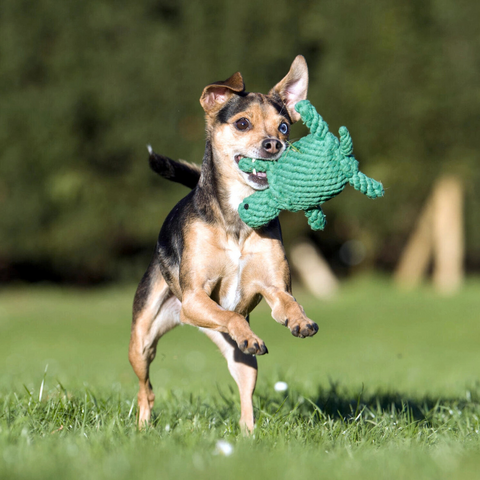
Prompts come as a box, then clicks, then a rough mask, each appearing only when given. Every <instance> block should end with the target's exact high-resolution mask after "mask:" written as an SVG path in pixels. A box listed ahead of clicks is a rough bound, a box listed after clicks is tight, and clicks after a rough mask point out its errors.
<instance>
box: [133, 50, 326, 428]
mask: <svg viewBox="0 0 480 480" xmlns="http://www.w3.org/2000/svg"><path fill="white" fill-rule="evenodd" d="M307 88H308V69H307V64H306V62H305V59H304V58H303V57H302V56H298V57H296V58H295V60H294V62H293V64H292V66H291V68H290V71H289V72H288V74H287V75H286V76H285V78H283V80H281V81H280V82H279V83H278V84H277V85H275V87H273V88H272V90H271V91H270V92H269V93H268V95H263V94H261V93H248V92H246V91H245V87H244V83H243V79H242V76H241V74H240V73H235V74H234V75H232V76H231V77H230V78H229V79H228V80H225V81H221V82H215V83H212V84H211V85H208V86H207V87H205V89H204V91H203V93H202V96H201V98H200V103H201V105H202V107H203V109H204V110H205V116H206V127H207V140H206V148H205V155H204V157H203V163H202V167H201V170H200V169H199V168H196V167H195V166H193V165H189V164H186V163H181V162H175V161H173V160H171V159H169V158H167V157H162V156H159V155H156V154H154V153H153V152H152V151H151V152H150V164H151V166H152V168H153V169H154V170H155V171H156V172H157V173H159V174H160V175H162V176H164V177H165V178H168V179H170V180H173V181H176V182H180V183H182V184H184V185H186V186H188V187H191V188H192V189H193V190H192V191H191V192H190V193H189V194H188V195H187V196H186V197H185V198H184V199H183V200H181V201H180V202H179V203H178V204H177V205H176V206H175V207H174V209H173V210H172V211H171V212H170V214H169V215H168V217H167V219H166V220H165V223H164V224H163V226H162V229H161V231H160V235H159V237H158V242H157V246H156V249H155V254H154V257H153V259H152V261H151V263H150V266H149V267H148V270H147V272H146V273H145V275H144V276H143V278H142V280H141V282H140V285H139V286H138V289H137V292H136V295H135V301H134V307H133V323H132V333H131V340H130V351H129V358H130V363H131V364H132V366H133V369H134V371H135V373H136V374H137V376H138V378H139V381H140V390H139V393H138V408H139V412H138V422H139V425H140V426H142V425H143V424H144V423H146V422H148V421H149V420H150V415H151V410H152V407H153V402H154V398H155V395H154V394H153V390H152V385H151V383H150V380H149V367H150V364H151V362H152V361H153V359H154V358H155V353H156V348H157V343H158V340H159V339H160V337H162V335H164V334H165V333H167V332H168V331H169V330H171V329H172V328H174V327H175V326H177V325H179V324H181V323H184V324H189V325H194V326H195V327H199V328H200V329H201V330H202V331H203V332H204V333H205V334H206V335H207V336H208V337H209V338H210V339H211V340H212V341H213V342H214V343H215V344H216V345H217V346H218V348H219V349H220V351H221V353H222V354H223V355H224V357H225V358H226V360H227V362H228V368H229V370H230V373H231V375H232V376H233V378H234V379H235V381H236V383H237V385H238V388H239V391H240V402H241V417H240V424H241V426H242V428H243V429H244V430H245V431H247V432H248V431H252V430H253V428H254V416H253V405H252V395H253V391H254V389H255V382H256V379H257V359H256V355H263V354H264V353H267V347H266V346H265V343H264V342H263V341H262V340H261V339H260V338H259V337H257V336H256V335H255V334H254V333H253V331H252V330H251V328H250V325H249V319H248V315H249V313H250V312H251V311H252V310H253V309H254V308H255V307H256V305H257V304H258V303H259V302H260V300H261V299H262V297H263V298H265V300H266V302H267V303H268V305H269V306H270V308H271V309H272V317H273V318H274V319H275V320H276V321H277V322H279V323H281V324H282V325H285V326H287V327H288V328H289V329H290V331H291V332H292V334H293V335H295V336H296V337H301V338H303V337H309V336H312V335H315V333H317V331H318V327H317V325H316V324H315V323H314V322H312V321H311V320H310V319H308V318H307V316H306V315H305V312H304V310H303V308H302V307H301V306H300V305H299V304H298V303H297V302H296V301H295V299H294V298H293V296H292V294H291V285H290V270H289V266H288V263H287V260H286V258H285V251H284V248H283V245H282V235H281V231H280V224H279V222H278V219H275V220H274V221H272V222H270V224H268V225H267V226H265V227H264V228H260V229H256V230H253V229H252V228H250V227H248V226H247V225H246V224H245V223H243V222H242V220H241V219H240V217H239V215H238V212H237V208H238V206H239V204H240V203H241V202H242V200H243V199H244V198H245V197H247V196H249V195H251V194H252V193H254V192H255V191H256V190H263V189H265V188H267V187H268V181H267V178H266V175H265V173H260V172H259V173H256V172H255V171H254V172H253V173H251V174H247V173H244V172H242V171H240V169H239V168H238V162H239V160H240V159H241V158H242V157H249V158H257V159H266V160H272V161H273V160H276V159H278V158H279V157H280V155H281V154H282V153H283V151H284V150H285V148H286V143H287V140H288V135H289V130H290V125H291V123H293V122H296V121H297V120H299V115H298V113H297V112H296V111H295V110H294V106H295V104H296V103H297V102H298V101H300V100H303V99H305V98H306V96H307Z"/></svg>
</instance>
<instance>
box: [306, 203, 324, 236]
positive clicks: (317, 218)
mask: <svg viewBox="0 0 480 480" xmlns="http://www.w3.org/2000/svg"><path fill="white" fill-rule="evenodd" d="M305 216H306V217H307V218H308V224H309V225H310V226H311V227H312V230H323V229H324V228H325V225H326V224H327V220H326V218H325V214H324V213H323V210H322V208H321V207H315V208H312V209H311V210H307V211H306V212H305Z"/></svg>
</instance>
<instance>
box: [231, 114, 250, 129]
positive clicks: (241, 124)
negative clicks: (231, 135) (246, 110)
mask: <svg viewBox="0 0 480 480" xmlns="http://www.w3.org/2000/svg"><path fill="white" fill-rule="evenodd" d="M235 126H236V127H237V128H238V129H239V130H247V129H248V128H250V127H251V123H250V122H249V121H248V119H247V118H244V117H242V118H240V119H238V120H237V121H236V122H235Z"/></svg>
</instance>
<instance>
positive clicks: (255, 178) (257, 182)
mask: <svg viewBox="0 0 480 480" xmlns="http://www.w3.org/2000/svg"><path fill="white" fill-rule="evenodd" d="M242 158H245V156H244V155H235V162H236V164H237V165H238V163H239V162H240V160H241V159H242ZM242 173H243V174H244V175H248V176H247V179H248V181H249V183H251V184H254V185H252V186H253V187H254V188H255V187H260V188H259V190H264V189H265V188H267V187H268V179H267V172H257V171H256V170H255V169H254V170H253V172H252V173H249V174H247V173H245V172H242Z"/></svg>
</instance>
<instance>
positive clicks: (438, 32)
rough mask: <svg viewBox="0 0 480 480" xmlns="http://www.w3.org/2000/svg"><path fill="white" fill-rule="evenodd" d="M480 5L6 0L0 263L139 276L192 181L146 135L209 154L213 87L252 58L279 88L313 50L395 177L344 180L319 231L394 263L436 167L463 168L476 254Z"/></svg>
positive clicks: (366, 146)
mask: <svg viewBox="0 0 480 480" xmlns="http://www.w3.org/2000/svg"><path fill="white" fill-rule="evenodd" d="M478 18H480V3H479V2H477V1H475V0H459V1H454V0H430V1H426V2H418V1H416V0H405V1H403V2H395V1H393V0H389V1H385V2H375V1H373V0H369V1H364V2H356V1H353V0H342V1H340V2H338V1H334V0H324V1H317V2H314V1H306V0H299V1H297V2H287V1H286V0H275V1H273V0H266V1H263V2H256V1H252V0H245V1H243V2H235V3H234V2H230V1H226V2H219V1H214V0H205V1H203V2H187V1H186V0H180V1H177V2H169V1H166V0H146V1H143V2H134V1H132V0H117V1H115V2H114V1H112V0H95V1H93V0H70V1H68V2H58V1H54V0H35V1H33V0H3V1H2V3H1V5H0V92H1V106H0V209H1V215H0V272H3V273H0V277H2V276H3V278H9V277H11V276H12V275H13V276H15V269H17V273H18V272H20V271H21V266H22V265H27V266H28V269H29V270H30V271H31V270H32V267H34V266H36V267H37V268H41V269H43V270H44V271H46V272H48V273H49V275H50V276H52V275H53V276H54V277H56V278H58V279H63V280H65V279H67V280H74V281H88V282H91V281H96V280H102V279H119V278H131V277H132V276H138V275H139V274H140V272H141V270H142V269H143V268H144V267H145V266H146V262H147V261H148V257H149V255H150V252H151V251H152V249H153V246H154V242H155V238H156V235H157V233H158V230H159V227H160V225H161V223H162V221H163V218H164V217H165V215H166V214H167V213H168V211H169V210H170V209H171V208H172V206H173V205H174V203H175V202H176V201H177V200H178V199H180V198H181V197H182V196H183V195H184V194H185V193H186V192H187V191H186V189H185V188H183V187H180V186H177V185H174V184H170V183H168V182H165V181H162V180H160V179H158V178H157V177H156V176H155V174H153V173H152V172H150V171H149V169H148V164H147V152H146V149H145V144H147V143H152V145H153V146H154V148H155V149H156V150H157V151H158V152H160V153H163V154H166V155H168V156H171V157H174V158H177V157H179V158H185V159H188V160H191V161H197V162H200V160H201V158H202V153H203V147H204V129H203V115H202V110H201V107H200V105H199V103H198V98H199V96H200V94H201V91H202V89H203V87H204V86H205V85H206V84H208V83H211V82H212V81H216V80H219V79H224V78H226V77H228V76H229V75H231V74H232V73H233V72H235V71H237V70H240V71H241V72H242V74H243V75H244V78H245V80H246V84H247V89H249V90H252V91H263V92H266V91H268V89H270V88H271V87H272V86H273V85H274V84H275V83H276V82H277V81H279V80H280V79H281V78H282V77H283V76H284V75H285V74H286V72H287V71H288V68H289V66H290V63H291V61H292V60H293V59H294V57H295V55H297V54H299V53H300V54H303V55H304V56H305V57H306V59H307V62H308V64H309V67H310V75H311V77H310V79H311V81H310V92H309V99H310V100H311V101H312V103H313V104H314V105H315V106H316V107H317V109H318V110H319V112H320V113H321V114H322V115H323V117H324V118H325V119H326V120H327V122H328V123H329V124H330V127H331V130H332V131H337V130H338V127H340V126H341V125H344V124H345V125H347V126H348V128H349V130H350V132H351V134H352V137H353V141H354V147H355V155H356V157H357V158H358V159H359V160H360V162H361V168H362V170H363V171H364V172H365V173H366V174H367V175H369V176H372V177H374V178H378V179H380V180H382V182H383V184H384V186H385V187H386V197H385V198H384V199H382V200H378V201H375V202H370V201H368V200H367V199H363V198H359V197H358V194H355V193H354V192H347V191H346V192H345V193H344V194H342V196H341V197H340V198H339V199H337V200H335V201H334V202H332V203H331V204H330V203H329V204H327V205H326V206H325V212H326V214H327V219H328V220H329V226H327V231H326V232H325V233H320V234H318V236H317V237H316V240H318V241H319V242H321V243H322V242H323V243H325V245H327V246H328V245H329V244H330V245H335V244H338V243H341V242H342V241H344V240H346V239H348V238H358V239H361V240H362V241H363V242H364V243H365V244H366V246H367V248H368V250H369V252H370V260H371V262H372V263H373V262H376V263H377V264H380V265H384V266H387V267H391V266H392V265H393V264H394V263H395V261H396V260H397V258H398V254H399V252H400V251H401V248H402V246H403V244H404V242H405V239H406V236H407V235H408V233H409V232H410V230H411V228H412V225H413V222H414V221H415V219H416V216H417V214H418V211H419V209H420V208H421V205H422V202H423V201H424V199H425V198H426V197H427V195H428V193H429V190H430V188H431V186H432V183H433V181H434V180H435V179H436V178H437V177H438V176H439V175H440V174H441V173H444V172H446V171H448V172H455V173H457V174H458V175H460V176H461V177H462V178H463V179H464V181H465V184H466V188H467V208H466V214H467V234H468V237H467V257H468V261H469V263H470V264H471V265H480V251H479V249H478V245H480V227H479V225H478V222H477V221H476V219H475V215H476V212H477V210H478V208H479V207H480V190H479V189H478V188H476V189H475V186H477V187H478V185H479V184H480V173H479V169H478V152H479V151H480V137H479V135H478V131H479V130H480V115H479V114H478V112H479V111H480V84H479V82H478V78H479V74H480V33H479V32H480V30H479V29H478V25H477V24H478V21H477V20H478ZM302 128H303V127H301V126H298V127H296V128H295V129H294V131H293V136H294V137H295V136H299V135H303V133H304V130H302ZM283 225H284V233H285V238H286V242H287V244H288V242H289V241H291V239H292V238H293V237H296V236H298V235H301V234H302V233H303V234H307V235H308V234H310V232H309V230H308V226H307V223H306V221H305V219H304V218H303V216H301V215H285V216H284V217H283ZM20 276H21V274H20ZM27 276H28V275H27Z"/></svg>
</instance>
